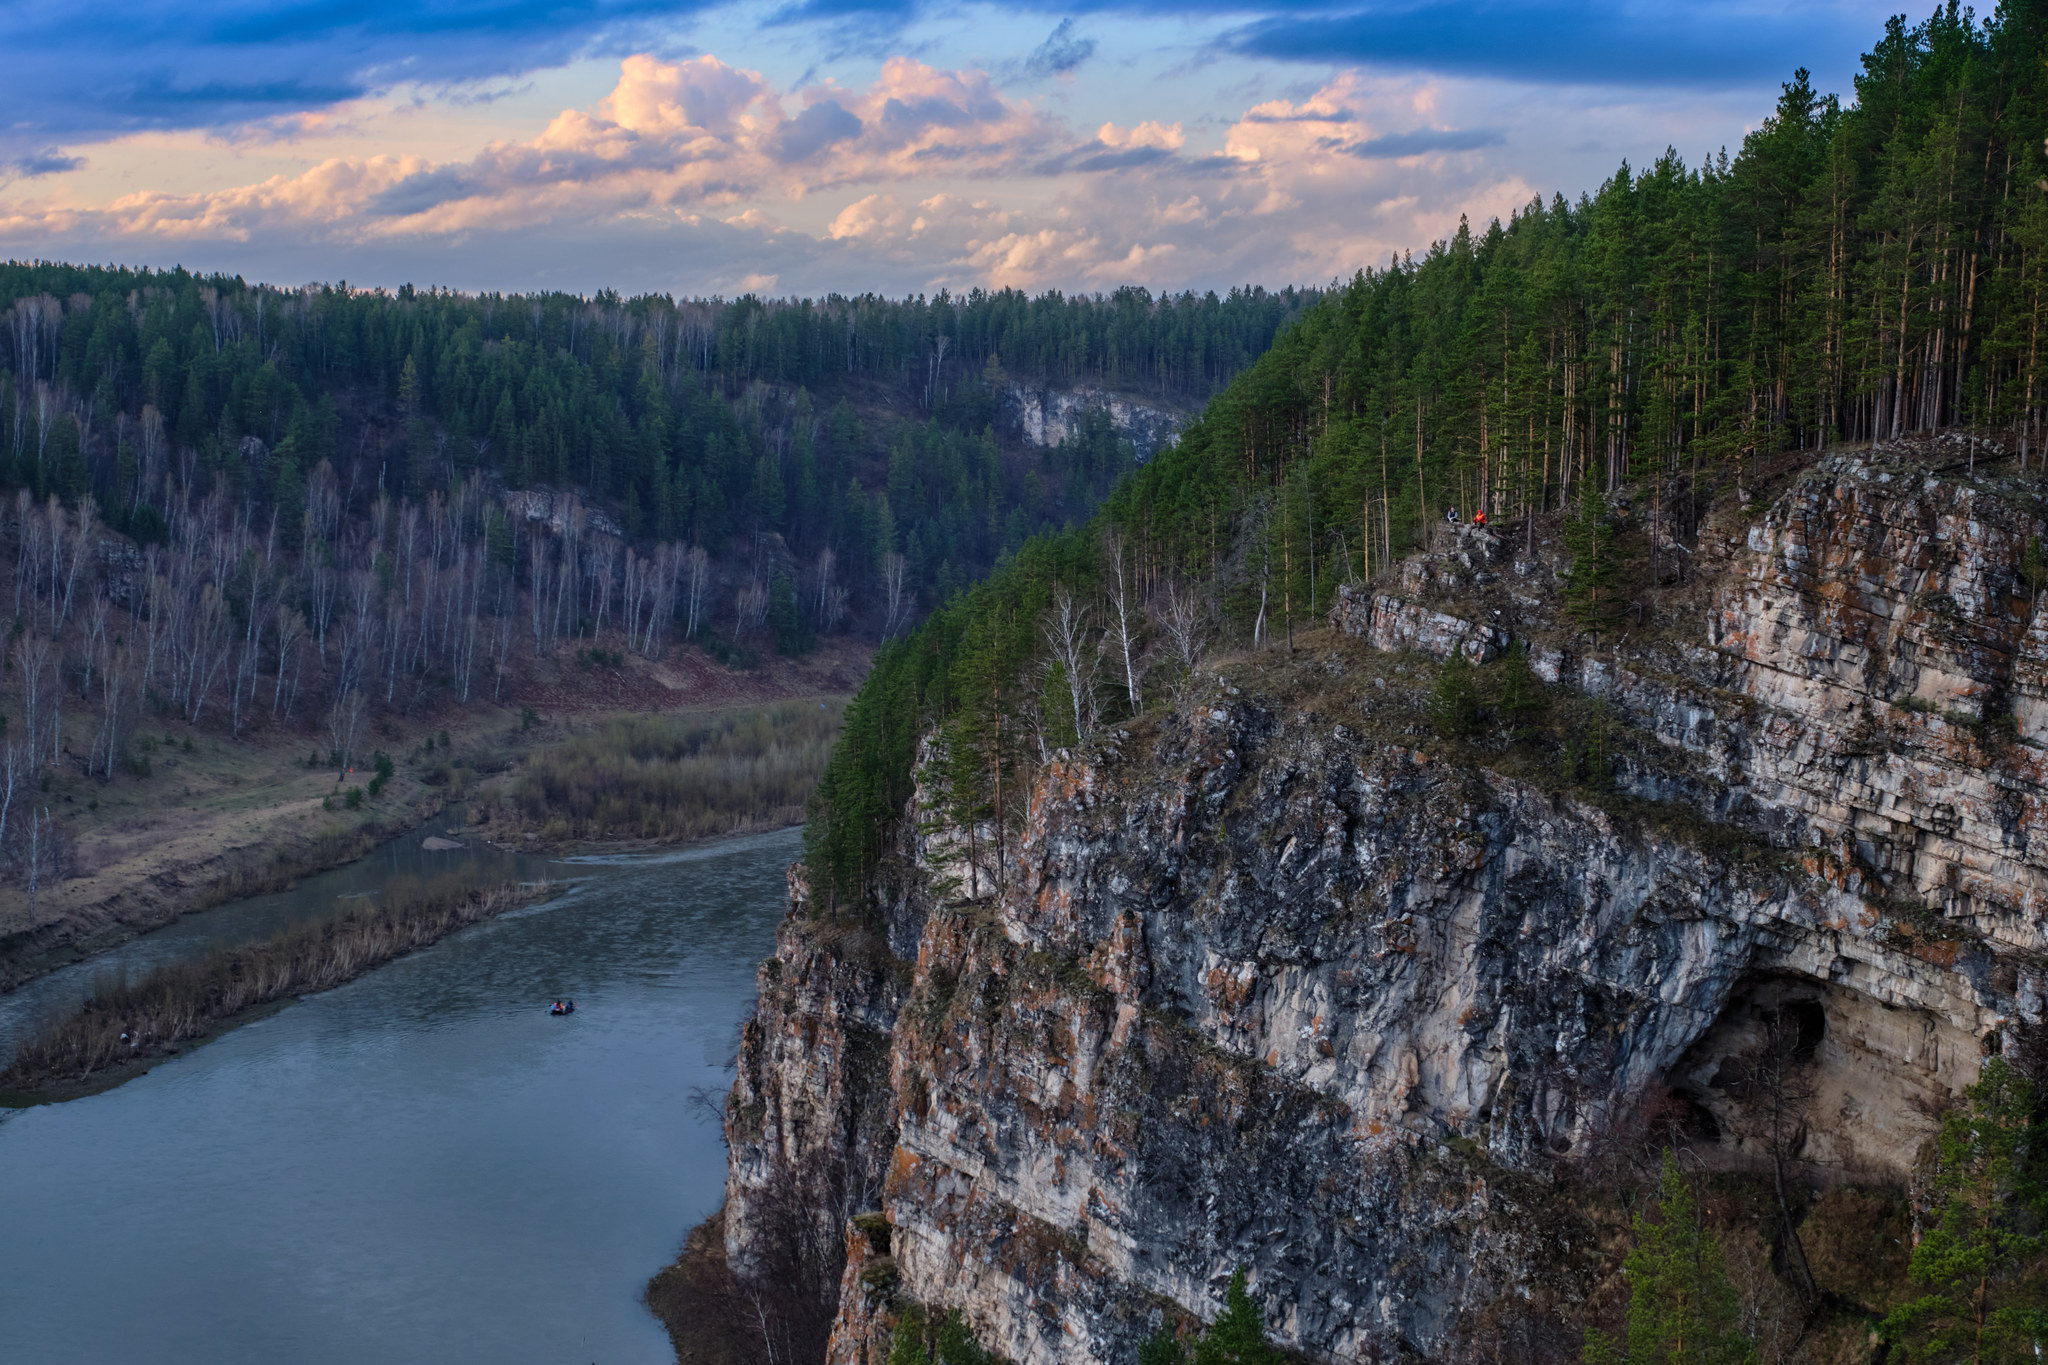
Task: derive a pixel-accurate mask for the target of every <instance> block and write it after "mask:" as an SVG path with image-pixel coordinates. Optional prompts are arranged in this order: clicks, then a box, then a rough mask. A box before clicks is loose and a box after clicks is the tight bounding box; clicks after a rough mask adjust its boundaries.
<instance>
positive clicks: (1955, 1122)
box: [1884, 1057, 2048, 1365]
mask: <svg viewBox="0 0 2048 1365" xmlns="http://www.w3.org/2000/svg"><path fill="white" fill-rule="evenodd" d="M2044 1157H2048V1154H2044V1153H2043V1152H2042V1151H2041V1150H2040V1147H2039V1143H2038V1140H2037V1138H2036V1122H2035V1094H2034V1087H2033V1085H2032V1084H2031V1083H2030V1082H2029V1081H2028V1080H2027V1079H2026V1077H2024V1076H2022V1075H2021V1074H2020V1073H2019V1072H2018V1071H2016V1070H2014V1069H2013V1068H2012V1067H2011V1066H2010V1065H2008V1064H2007V1063H2006V1062H2005V1061H2004V1060H2003V1059H2002V1058H1998V1057H1993V1058H1991V1059H1990V1060H1989V1061H1987V1062H1986V1063H1985V1064H1984V1069H1983V1072H1982V1074H1981V1075H1980V1076H1979V1077H1978V1079H1977V1081H1976V1083H1975V1084H1974V1085H1972V1086H1970V1087H1969V1088H1968V1089H1967V1090H1965V1091H1964V1092H1963V1103H1962V1104H1961V1105H1959V1106H1957V1107H1956V1108H1955V1109H1953V1110H1951V1111H1950V1112H1949V1113H1948V1114H1947V1116H1945V1117H1944V1118H1943V1119H1942V1122H1941V1127H1940V1129H1939V1130H1938V1131H1937V1132H1936V1134H1935V1136H1934V1137H1933V1139H1932V1140H1931V1141H1930V1143H1929V1150H1928V1152H1927V1155H1926V1157H1925V1158H1924V1165H1923V1171H1922V1176H1923V1179H1924V1182H1925V1183H1924V1186H1923V1189H1924V1194H1925V1196H1926V1197H1927V1198H1928V1200H1929V1202H1930V1204H1931V1205H1932V1209H1931V1213H1932V1220H1931V1223H1930V1225H1929V1226H1928V1227H1927V1228H1926V1230H1925V1231H1924V1232H1923V1233H1922V1235H1921V1237H1920V1244H1919V1245H1918V1246H1916V1247H1914V1248H1913V1261H1912V1276H1913V1283H1914V1285H1915V1286H1916V1287H1917V1288H1919V1289H1921V1290H1922V1291H1923V1292H1922V1293H1921V1294H1919V1296H1918V1297H1916V1298H1913V1299H1911V1300H1909V1301H1907V1302H1906V1303H1903V1304H1901V1305H1899V1306H1898V1307H1897V1308H1896V1309H1894V1310H1893V1311H1892V1313H1891V1314H1890V1316H1888V1317H1887V1318H1886V1319H1885V1321H1884V1336H1885V1338H1886V1340H1887V1341H1889V1342H1890V1343H1891V1345H1892V1349H1893V1351H1894V1352H1895V1354H1894V1356H1893V1359H1896V1360H1898V1361H1901V1362H1912V1363H1913V1365H1922V1363H1923V1362H1925V1365H1935V1362H1943V1363H1944V1365H1945V1363H1946V1362H1951V1361H1968V1362H1971V1365H1992V1362H2006V1361H2013V1362H2017V1361H2023V1360H2024V1361H2030V1362H2031V1361H2036V1360H2039V1359H2040V1358H2041V1353H2042V1351H2043V1350H2044V1349H2048V1179H2044V1177H2048V1159H2044Z"/></svg>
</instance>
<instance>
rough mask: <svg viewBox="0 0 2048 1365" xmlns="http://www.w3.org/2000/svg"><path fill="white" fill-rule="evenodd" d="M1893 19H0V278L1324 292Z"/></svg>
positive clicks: (243, 8)
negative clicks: (1301, 288)
mask: <svg viewBox="0 0 2048 1365" xmlns="http://www.w3.org/2000/svg"><path fill="white" fill-rule="evenodd" d="M1893 8H1895V6H1889V5H1883V4H1873V3H1865V2H1864V0H1804V2H1803V3H1800V4H1796V5H1788V4H1785V3H1783V0H1778V2H1777V3H1758V2H1756V0H1730V2H1728V3H1701V2H1699V0H1666V3H1615V2H1613V0H1386V2H1384V3H1383V2H1382V0H1298V2H1297V3H1271V2H1267V3H1261V2H1260V0H1246V2H1243V3H1231V2H1230V0H1171V2H1169V0H1123V2H1122V3H1118V2H1117V0H1094V3H1090V4H1085V5H1081V6H1069V5H1058V4H1038V3H1008V4H1000V5H989V4H932V3H922V2H921V0H768V3H752V4H749V3H741V4H732V3H714V2H713V0H283V2H281V3H263V2H261V0H175V3H172V2H171V0H61V3H60V2H59V0H10V3H7V4H4V5H0V50H5V51H6V52H7V53H8V54H9V61H8V78H7V80H6V81H4V82H0V257H4V258H13V259H50V260H69V261H80V262H117V263H121V264H132V265H155V266H169V265H174V264H182V265H185V266H187V267H190V268H192V269H196V270H207V271H212V270H221V271H226V272H230V273H236V274H240V275H242V276H244V277H245V278H248V279H250V280H263V281H267V282H269V283H272V284H277V285H281V286H290V285H298V284H305V283H309V282H314V281H324V282H330V283H332V282H339V281H342V280H346V281H348V282H349V283H350V284H352V285H356V286H361V287H368V286H386V287H395V286H397V285H399V284H403V283H412V284H414V285H416V286H418V287H421V288H425V287H428V286H429V285H440V286H444V287H452V288H456V289H462V290H470V291H480V290H501V291H507V292H515V291H527V290H535V289H565V290H570V291H574V292H581V293H590V292H594V291H596V290H598V289H602V288H614V289H617V290H619V291H621V292H622V293H628V294H633V293H642V292H666V293H671V294H675V295H677V296H683V295H712V294H723V295H726V296H734V295H738V294H742V293H746V292H756V293H761V294H764V295H771V296H797V295H807V296H818V295H822V294H824V293H828V292H839V293H862V292H868V291H874V292H877V293H883V294H888V295H893V296H901V295H906V294H913V293H931V292H935V291H937V290H938V289H941V288H950V289H954V290H961V289H966V288H972V287H975V286H987V287H1004V286H1014V287H1019V288H1024V289H1029V290H1032V291H1034V292H1035V291H1039V290H1044V289H1061V290H1067V291H1079V290H1085V291H1107V290H1111V289H1115V288H1117V287H1119V286H1121V285H1126V284H1135V285H1143V286H1145V287H1147V288H1149V289H1152V290H1154V291H1160V290H1171V291H1176V292H1177V291H1179V290H1181V289H1188V288H1192V289H1197V290H1202V289H1217V290H1219V291H1220V290H1225V289H1228V288H1230V287H1232V286H1234V285H1242V284H1254V283H1255V284H1262V285H1265V286H1267V287H1269V288H1277V287H1279V286H1282V285H1286V284H1309V285H1316V284H1324V283H1327V282H1329V281H1331V280H1333V279H1337V278H1341V277H1348V276H1349V275H1350V274H1351V273H1352V272H1354V271H1355V270H1357V269H1359V268H1361V267H1366V266H1373V265H1383V264H1385V262H1386V261H1387V260H1388V259H1389V257H1390V256H1391V255H1393V254H1395V253H1399V252H1403V251H1422V250H1424V249H1426V248H1427V247H1428V245H1429V243H1430V242H1431V241H1432V240H1436V239H1440V238H1442V237H1443V236H1445V235H1446V234H1447V233H1449V232H1452V231H1454V230H1455V229H1456V227H1457V223H1458V219H1459V217H1460V215H1461V214H1462V215H1468V216H1469V217H1470V218H1471V220H1472V221H1473V222H1474V223H1475V224H1484V222H1485V221H1486V220H1487V219H1489V218H1491V217H1494V216H1501V217H1505V216H1506V215H1507V214H1509V213H1511V212H1512V211H1513V210H1515V209H1516V208H1518V207H1520V206H1522V205H1525V204H1527V203H1528V202H1529V201H1530V199H1531V198H1532V197H1535V196H1537V195H1539V194H1540V195H1543V196H1544V197H1546V198H1547V197H1548V196H1549V195H1551V194H1553V193H1556V192H1563V193H1565V194H1566V195H1568V196H1572V197H1576V196H1577V195H1578V194H1579V193H1581V192H1583V191H1590V190H1593V189H1596V188H1597V187H1598V186H1599V184H1600V183H1601V181H1603V180H1604V179H1606V178H1607V177H1608V176H1609V175H1611V174H1613V172H1614V170H1615V168H1616V167H1617V166H1619V165H1620V164H1621V162H1622V161H1623V160H1624V159H1626V160H1628V161H1630V162H1631V163H1632V164H1636V165H1641V164H1644V163H1646V162H1648V161H1650V160H1653V159H1654V158H1655V157H1656V156H1658V155H1659V154H1660V153H1662V152H1663V151H1664V149H1665V148H1666V147H1674V148H1676V149H1677V150H1678V151H1679V153H1680V154H1681V155H1682V156H1684V158H1685V159H1686V161H1687V163H1688V164H1697V163H1698V162H1699V160H1700V159H1701V157H1703V156H1705V155H1709V154H1712V153H1714V152H1716V151H1718V150H1719V149H1721V148H1723V147H1726V148H1728V149H1729V150H1730V151H1731V152H1732V151H1733V150H1734V149H1735V148H1736V147H1738V146H1739V145H1740V143H1741V139H1742V137H1743V134H1744V133H1745V132H1746V131H1748V130H1749V129H1752V128H1754V127H1755V126H1756V125H1757V124H1758V122H1760V121H1761V120H1762V119H1763V118H1764V117H1766V116H1767V115H1768V114H1769V112H1770V109H1771V106H1772V104H1773V101H1774V100H1775V98H1776V95H1777V92H1778V86H1779V84H1780V83H1781V82H1783V81H1785V80H1787V79H1789V77H1790V76H1791V73H1792V70H1793V69H1794V68H1795V67H1798V66H1805V67H1807V68H1809V69H1810V70H1811V71H1812V72H1813V74H1814V80H1815V83H1816V84H1817V85H1818V86H1819V87H1820V88H1821V89H1823V90H1836V91H1841V92H1842V93H1843V94H1844V95H1845V96H1847V95H1848V94H1850V93H1851V92H1852V85H1851V80H1852V77H1853V75H1854V73H1855V71H1856V70H1857V69H1858V56H1859V54H1860V53H1861V52H1863V51H1864V50H1866V49H1867V48H1868V47H1870V46H1871V45H1872V43H1873V42H1874V41H1875V40H1876V38H1877V37H1878V36H1879V34H1880V33H1881V31H1882V28H1883V23H1884V18H1885V16H1886V14H1887V13H1889V12H1890V11H1891V10H1892V9H1893Z"/></svg>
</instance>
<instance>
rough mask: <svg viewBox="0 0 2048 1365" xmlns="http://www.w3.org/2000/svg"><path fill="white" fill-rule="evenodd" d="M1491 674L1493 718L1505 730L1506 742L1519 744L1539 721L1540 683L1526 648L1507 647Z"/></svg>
mask: <svg viewBox="0 0 2048 1365" xmlns="http://www.w3.org/2000/svg"><path fill="white" fill-rule="evenodd" d="M1494 671H1495V673H1496V675H1497V682H1496V684H1495V692H1494V703H1493V712H1494V715H1495V716H1497V717H1498V718H1499V720H1500V723H1501V726H1502V728H1503V729H1505V730H1506V732H1507V737H1508V742H1509V743H1511V744H1519V743H1521V742H1522V741H1523V740H1526V739H1529V738H1531V737H1532V736H1533V735H1534V734H1535V733H1536V728H1537V725H1538V724H1539V723H1540V722H1541V720H1542V718H1543V712H1544V710H1545V709H1546V701H1545V698H1544V695H1543V680H1542V679H1541V678H1538V677H1537V676H1536V670H1535V669H1533V668H1531V667H1530V666H1529V648H1528V646H1527V645H1525V644H1524V643H1523V642H1522V641H1520V640H1517V641H1515V643H1514V644H1512V645H1510V646H1509V647H1508V652H1507V653H1506V654H1504V655H1502V656H1501V660H1500V662H1499V664H1497V665H1495V669H1494Z"/></svg>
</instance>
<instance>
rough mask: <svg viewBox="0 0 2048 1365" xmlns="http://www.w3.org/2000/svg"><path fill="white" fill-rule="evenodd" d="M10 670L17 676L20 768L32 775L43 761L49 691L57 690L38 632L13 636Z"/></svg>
mask: <svg viewBox="0 0 2048 1365" xmlns="http://www.w3.org/2000/svg"><path fill="white" fill-rule="evenodd" d="M14 672H15V676H16V677H18V678H20V679H21V728H22V736H21V738H22V747H23V749H24V751H25V753H24V760H25V762H24V772H25V773H26V775H27V776H29V777H34V776H35V775H36V773H37V772H38V771H40V770H41V768H42V765H43V730H44V728H45V727H46V726H47V725H49V723H50V702H51V694H52V693H54V692H55V691H56V690H57V687H56V678H55V676H54V669H53V668H52V665H51V663H50V642H49V641H48V640H46V639H44V638H43V637H42V636H41V635H24V636H22V637H21V638H20V639H19V640H16V641H15V642H14Z"/></svg>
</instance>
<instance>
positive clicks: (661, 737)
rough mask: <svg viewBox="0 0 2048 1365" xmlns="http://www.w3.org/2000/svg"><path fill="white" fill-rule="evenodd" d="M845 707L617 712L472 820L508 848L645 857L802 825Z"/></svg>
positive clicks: (506, 787)
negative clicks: (653, 852) (642, 853)
mask: <svg viewBox="0 0 2048 1365" xmlns="http://www.w3.org/2000/svg"><path fill="white" fill-rule="evenodd" d="M844 712H845V702H844V700H843V699H840V698H836V697H835V698H830V699H825V700H819V701H815V702H814V701H801V702H795V701H792V702H778V703H773V704H770V705H767V706H758V707H748V708H744V709H741V708H735V709H731V710H725V711H716V712H708V713H698V714H681V715H666V716H645V715H634V716H620V717H615V718H612V719H609V720H605V721H602V722H599V723H597V724H593V725H591V726H589V727H587V728H585V729H584V730H583V731H582V732H581V733H579V734H576V735H574V736H572V737H570V738H567V739H565V740H564V741H563V742H562V743H561V744H558V745H555V746H553V747H551V748H549V749H547V750H545V751H542V752H538V753H535V754H534V755H532V756H531V757H530V758H529V759H528V760H527V762H526V763H525V764H523V765H522V766H521V768H520V770H519V772H518V773H517V774H516V775H513V776H511V777H508V778H507V780H506V781H504V782H501V783H498V784H497V785H496V791H497V792H498V798H497V800H496V802H495V803H494V804H489V805H479V806H478V807H477V808H475V809H474V810H473V812H472V818H474V819H476V820H478V821H480V822H483V823H487V824H488V825H490V826H491V827H492V828H491V833H492V837H493V842H495V843H497V844H498V846H499V847H502V848H517V849H522V850H525V851H529V852H533V851H538V852H548V853H557V852H566V851H571V850H575V851H584V852H589V851H598V850H602V851H606V852H638V851H645V850H651V849H655V848H663V847H670V846H674V845H678V844H687V843H696V842H699V841H702V840H705V839H723V838H730V837H732V836H734V835H738V834H748V833H755V832H764V831H767V830H772V829H783V828H787V827H788V826H791V825H796V824H801V823H802V822H803V817H804V804H805V802H807V801H808V800H809V799H810V795H811V792H812V790H813V789H814V788H815V787H816V786H817V784H818V777H819V775H820V774H821V773H823V772H824V770H825V764H826V762H827V761H828V760H829V759H830V758H831V756H832V744H833V741H834V740H835V739H837V738H838V735H839V726H840V720H841V717H842V716H843V714H844Z"/></svg>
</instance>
